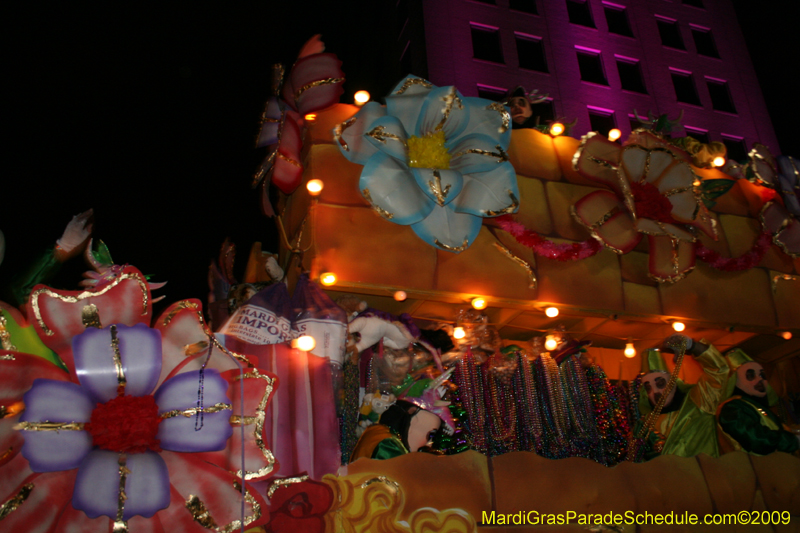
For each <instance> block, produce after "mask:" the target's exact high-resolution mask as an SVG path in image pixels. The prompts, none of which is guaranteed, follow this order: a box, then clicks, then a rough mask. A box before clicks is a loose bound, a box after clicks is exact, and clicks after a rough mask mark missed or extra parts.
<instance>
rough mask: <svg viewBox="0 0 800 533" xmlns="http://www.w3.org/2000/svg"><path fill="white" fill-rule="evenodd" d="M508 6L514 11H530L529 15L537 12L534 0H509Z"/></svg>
mask: <svg viewBox="0 0 800 533" xmlns="http://www.w3.org/2000/svg"><path fill="white" fill-rule="evenodd" d="M508 7H510V8H511V9H513V10H514V11H522V12H523V13H530V14H531V15H538V14H539V11H538V10H537V9H536V0H509V2H508Z"/></svg>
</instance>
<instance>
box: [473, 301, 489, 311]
mask: <svg viewBox="0 0 800 533" xmlns="http://www.w3.org/2000/svg"><path fill="white" fill-rule="evenodd" d="M472 307H474V308H475V309H477V310H478V311H480V310H481V309H486V300H485V299H483V298H473V299H472Z"/></svg>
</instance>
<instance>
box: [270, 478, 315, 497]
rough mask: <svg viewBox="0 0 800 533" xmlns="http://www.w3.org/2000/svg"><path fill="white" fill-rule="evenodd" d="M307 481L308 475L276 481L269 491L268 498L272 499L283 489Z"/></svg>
mask: <svg viewBox="0 0 800 533" xmlns="http://www.w3.org/2000/svg"><path fill="white" fill-rule="evenodd" d="M307 480H308V475H302V476H297V477H287V478H283V479H276V480H275V481H273V482H272V484H271V485H270V486H269V488H268V489H267V498H272V495H273V494H275V491H276V490H278V489H279V488H281V487H288V486H289V485H293V484H295V483H302V482H303V481H307Z"/></svg>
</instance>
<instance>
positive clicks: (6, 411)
mask: <svg viewBox="0 0 800 533" xmlns="http://www.w3.org/2000/svg"><path fill="white" fill-rule="evenodd" d="M24 410H25V402H22V401H19V402H14V403H12V404H9V405H0V420H2V419H3V418H11V417H12V416H17V415H18V414H20V413H21V412H22V411H24Z"/></svg>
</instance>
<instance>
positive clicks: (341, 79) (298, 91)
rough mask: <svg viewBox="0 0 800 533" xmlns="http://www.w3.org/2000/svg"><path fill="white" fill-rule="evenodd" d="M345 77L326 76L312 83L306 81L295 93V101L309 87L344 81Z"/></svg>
mask: <svg viewBox="0 0 800 533" xmlns="http://www.w3.org/2000/svg"><path fill="white" fill-rule="evenodd" d="M343 81H344V78H325V79H322V80H314V81H312V82H311V83H306V84H305V85H303V86H302V87H300V88H299V89H297V91H295V93H294V99H295V101H298V100H300V97H301V96H302V95H303V93H304V92H306V91H307V90H309V89H313V88H314V87H321V86H322V85H333V84H334V83H342V82H343Z"/></svg>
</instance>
